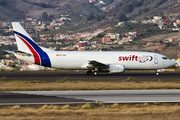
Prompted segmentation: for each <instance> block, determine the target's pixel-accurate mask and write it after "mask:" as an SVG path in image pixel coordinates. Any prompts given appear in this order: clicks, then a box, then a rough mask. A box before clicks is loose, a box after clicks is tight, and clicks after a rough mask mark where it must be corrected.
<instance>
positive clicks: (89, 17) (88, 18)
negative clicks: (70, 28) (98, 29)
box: [87, 14, 95, 21]
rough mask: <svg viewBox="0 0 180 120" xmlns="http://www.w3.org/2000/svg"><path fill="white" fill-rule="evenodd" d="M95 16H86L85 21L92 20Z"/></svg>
mask: <svg viewBox="0 0 180 120" xmlns="http://www.w3.org/2000/svg"><path fill="white" fill-rule="evenodd" d="M94 18H95V16H94V15H93V14H91V15H88V16H87V21H92V20H94Z"/></svg>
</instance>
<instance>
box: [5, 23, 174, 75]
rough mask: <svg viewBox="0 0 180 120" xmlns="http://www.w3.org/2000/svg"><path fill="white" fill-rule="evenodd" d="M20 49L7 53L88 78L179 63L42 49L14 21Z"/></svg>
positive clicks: (141, 55)
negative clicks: (103, 73) (79, 73)
mask: <svg viewBox="0 0 180 120" xmlns="http://www.w3.org/2000/svg"><path fill="white" fill-rule="evenodd" d="M12 26H13V30H14V35H15V39H16V43H17V48H18V50H16V51H7V50H6V51H7V52H9V53H14V55H15V56H16V57H17V58H18V59H21V60H24V61H27V62H31V63H34V64H37V65H41V66H45V67H52V68H59V69H66V70H87V75H98V72H104V71H108V72H109V73H123V72H124V71H125V70H158V69H164V68H167V67H170V66H172V65H174V64H175V62H174V61H172V60H170V59H169V58H167V57H166V56H164V55H161V54H158V53H152V52H138V51H128V52H127V51H53V50H50V49H47V48H44V47H41V46H38V45H37V44H36V43H35V41H34V40H33V39H32V38H31V37H30V35H29V34H28V33H27V32H26V31H25V29H24V28H23V27H22V26H21V25H20V23H19V22H12Z"/></svg>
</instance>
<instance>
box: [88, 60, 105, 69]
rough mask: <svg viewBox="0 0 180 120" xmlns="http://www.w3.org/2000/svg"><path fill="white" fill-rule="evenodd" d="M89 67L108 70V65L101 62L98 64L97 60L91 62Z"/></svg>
mask: <svg viewBox="0 0 180 120" xmlns="http://www.w3.org/2000/svg"><path fill="white" fill-rule="evenodd" d="M88 67H89V68H108V65H107V64H104V63H101V62H97V61H95V60H92V61H89V63H88Z"/></svg>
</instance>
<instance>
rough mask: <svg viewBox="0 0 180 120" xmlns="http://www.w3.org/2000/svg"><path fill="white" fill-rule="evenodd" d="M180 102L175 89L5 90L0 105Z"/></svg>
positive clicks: (1, 94) (1, 95) (177, 91)
mask: <svg viewBox="0 0 180 120" xmlns="http://www.w3.org/2000/svg"><path fill="white" fill-rule="evenodd" d="M97 102H98V103H100V102H102V103H151V102H170V103H173V102H180V89H176V90H99V91H11V92H9V91H5V92H0V104H1V105H39V104H83V103H97Z"/></svg>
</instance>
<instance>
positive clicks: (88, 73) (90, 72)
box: [87, 70, 98, 76]
mask: <svg viewBox="0 0 180 120" xmlns="http://www.w3.org/2000/svg"><path fill="white" fill-rule="evenodd" d="M87 75H94V76H97V75H98V71H96V70H95V71H92V70H88V71H87Z"/></svg>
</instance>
